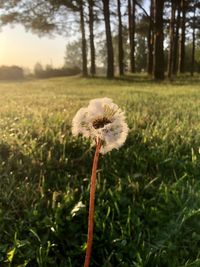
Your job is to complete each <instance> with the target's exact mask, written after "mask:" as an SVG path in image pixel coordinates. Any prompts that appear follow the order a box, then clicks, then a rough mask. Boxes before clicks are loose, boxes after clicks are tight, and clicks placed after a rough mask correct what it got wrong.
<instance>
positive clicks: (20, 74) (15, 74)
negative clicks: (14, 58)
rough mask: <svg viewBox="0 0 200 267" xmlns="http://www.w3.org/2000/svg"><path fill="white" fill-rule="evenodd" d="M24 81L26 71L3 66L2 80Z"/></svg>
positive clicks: (0, 72)
mask: <svg viewBox="0 0 200 267" xmlns="http://www.w3.org/2000/svg"><path fill="white" fill-rule="evenodd" d="M21 79H24V71H23V69H22V68H20V67H18V66H11V67H8V66H1V67H0V80H21Z"/></svg>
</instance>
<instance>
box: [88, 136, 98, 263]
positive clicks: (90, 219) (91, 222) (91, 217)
mask: <svg viewBox="0 0 200 267" xmlns="http://www.w3.org/2000/svg"><path fill="white" fill-rule="evenodd" d="M100 148H101V140H100V139H98V140H97V145H96V151H95V155H94V160H93V166H92V176H91V184H90V205H89V216H88V234H87V250H86V255H85V263H84V267H89V264H90V256H91V251H92V241H93V228H94V200H95V189H96V173H97V165H98V159H99V153H100Z"/></svg>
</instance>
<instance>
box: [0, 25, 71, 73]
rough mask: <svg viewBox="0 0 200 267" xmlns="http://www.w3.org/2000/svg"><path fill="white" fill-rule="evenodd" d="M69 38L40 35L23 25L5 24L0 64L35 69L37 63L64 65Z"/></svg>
mask: <svg viewBox="0 0 200 267" xmlns="http://www.w3.org/2000/svg"><path fill="white" fill-rule="evenodd" d="M66 44H67V40H66V38H64V37H61V36H56V37H54V38H50V37H48V36H43V37H38V36H37V35H36V34H32V33H31V32H27V31H25V29H24V28H23V26H21V25H16V26H14V27H11V26H5V27H3V28H2V29H1V32H0V65H7V66H11V65H18V66H21V67H24V68H30V69H33V68H34V65H35V63H37V62H39V63H41V64H42V65H43V66H46V65H47V64H51V65H53V66H54V67H62V66H63V64H64V56H65V49H66Z"/></svg>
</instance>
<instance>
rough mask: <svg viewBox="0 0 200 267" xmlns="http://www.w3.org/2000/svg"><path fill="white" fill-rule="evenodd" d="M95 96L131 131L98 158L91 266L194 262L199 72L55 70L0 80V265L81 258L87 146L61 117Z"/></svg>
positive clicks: (61, 263)
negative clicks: (74, 74)
mask: <svg viewBox="0 0 200 267" xmlns="http://www.w3.org/2000/svg"><path fill="white" fill-rule="evenodd" d="M104 96H107V97H111V98H112V99H113V100H114V102H115V103H117V104H119V106H120V107H121V108H122V109H124V110H125V111H126V116H127V122H128V125H129V128H130V133H129V136H128V139H127V141H126V143H125V145H124V146H123V147H122V148H121V149H120V150H119V151H112V152H111V153H109V154H106V155H104V156H101V158H100V162H99V170H98V179H97V191H96V203H95V205H96V210H95V230H94V231H95V234H94V242H93V252H92V259H91V267H92V266H93V267H98V266H99V267H186V266H187V267H198V266H200V250H199V247H200V154H199V147H200V80H196V81H195V80H190V81H189V82H184V81H181V80H179V81H178V82H174V83H168V82H165V83H162V84H159V83H153V82H151V81H148V80H143V81H142V80H141V79H139V78H138V79H135V81H131V80H129V81H128V80H112V81H107V80H104V79H100V78H99V79H88V80H86V79H82V78H66V79H49V80H40V81H39V80H36V81H26V82H17V83H12V82H7V83H6V82H5V83H0V266H1V267H5V266H8V267H11V266H13V267H25V266H28V267H36V266H39V267H80V266H83V262H84V256H85V248H86V238H87V212H88V199H89V181H90V174H91V164H92V158H93V153H94V150H93V149H91V148H90V145H89V143H88V142H87V141H86V140H83V139H81V138H74V137H72V135H71V121H72V118H73V116H74V115H75V113H76V111H77V110H78V109H79V108H80V107H82V106H84V105H87V104H88V101H89V100H90V99H92V98H97V97H104ZM78 203H82V204H83V205H82V206H81V208H77V205H78Z"/></svg>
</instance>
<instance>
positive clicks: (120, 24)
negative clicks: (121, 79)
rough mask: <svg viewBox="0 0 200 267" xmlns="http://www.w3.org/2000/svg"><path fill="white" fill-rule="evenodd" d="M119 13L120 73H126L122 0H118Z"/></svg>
mask: <svg viewBox="0 0 200 267" xmlns="http://www.w3.org/2000/svg"><path fill="white" fill-rule="evenodd" d="M117 11H118V12H117V13H118V19H119V28H118V53H119V54H118V60H119V75H120V76H122V75H124V50H123V36H122V16H121V1H120V0H117Z"/></svg>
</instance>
